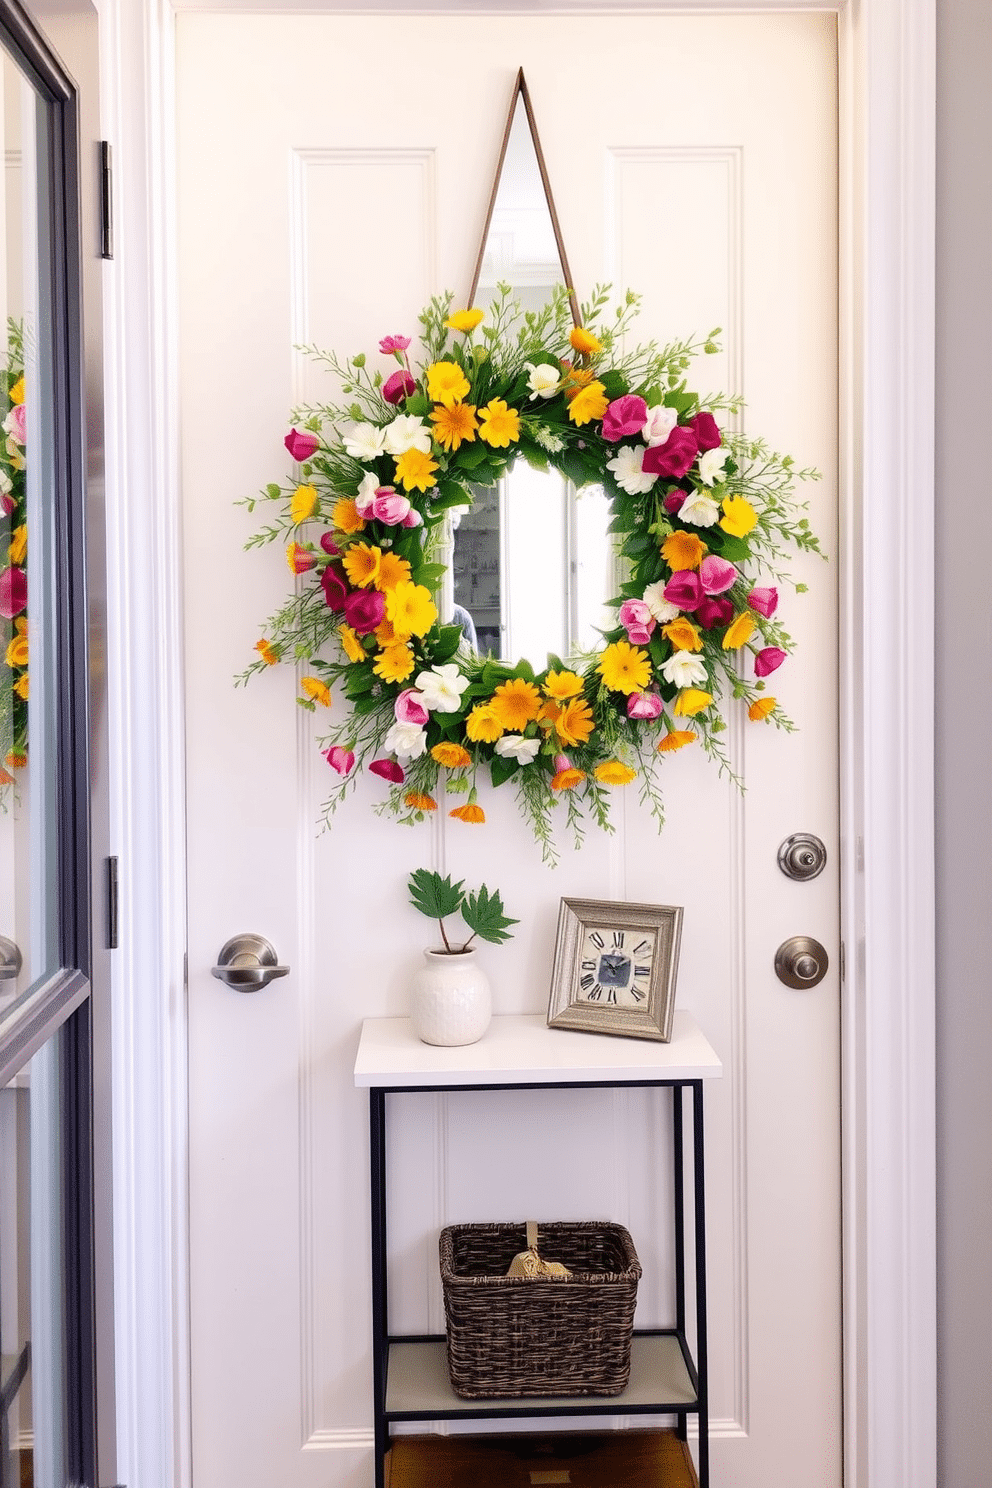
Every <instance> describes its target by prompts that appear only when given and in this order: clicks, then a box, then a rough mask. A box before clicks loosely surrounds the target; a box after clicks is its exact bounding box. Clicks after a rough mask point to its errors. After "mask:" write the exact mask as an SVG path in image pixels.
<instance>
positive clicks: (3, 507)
mask: <svg viewBox="0 0 992 1488" xmlns="http://www.w3.org/2000/svg"><path fill="white" fill-rule="evenodd" d="M16 509H17V502H16V501H15V500H14V498H13V496H9V495H8V494H7V492H6V491H3V492H0V514H2V515H3V516H5V517H9V516H10V514H11V512H12V511H16Z"/></svg>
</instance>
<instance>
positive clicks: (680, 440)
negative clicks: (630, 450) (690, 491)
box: [641, 424, 699, 480]
mask: <svg viewBox="0 0 992 1488" xmlns="http://www.w3.org/2000/svg"><path fill="white" fill-rule="evenodd" d="M698 454H699V441H698V439H697V438H696V434H695V430H693V429H690V428H688V426H686V425H684V424H676V426H675V428H674V429H673V430H672V432H671V434H669V436H668V438H667V439H666V440H665V443H664V444H658V445H652V446H650V447H649V448H648V450H647V452H646V453H645V456H644V459H643V461H642V462H641V468H642V469H643V470H645V471H650V472H651V473H652V474H653V475H661V476H664V477H665V478H666V479H667V480H680V479H681V477H682V476H683V475H685V473H686V471H687V470H688V469H689V466H690V465H691V464H692V462H693V460H694V459H695V458H696V456H697V455H698Z"/></svg>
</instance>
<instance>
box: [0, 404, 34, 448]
mask: <svg viewBox="0 0 992 1488" xmlns="http://www.w3.org/2000/svg"><path fill="white" fill-rule="evenodd" d="M27 413H28V410H27V404H26V403H15V404H14V406H13V408H12V409H11V410H10V412H9V413H8V415H7V417H6V418H5V419H4V421H3V429H4V433H5V434H9V435H10V437H11V439H12V440H13V441H14V443H15V444H26V443H27V437H28V435H27Z"/></svg>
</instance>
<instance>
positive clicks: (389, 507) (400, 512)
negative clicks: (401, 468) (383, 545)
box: [372, 486, 410, 527]
mask: <svg viewBox="0 0 992 1488" xmlns="http://www.w3.org/2000/svg"><path fill="white" fill-rule="evenodd" d="M409 515H410V501H409V498H408V497H406V496H401V495H400V493H399V491H396V490H394V488H393V487H392V486H380V487H379V489H378V490H377V491H376V493H375V495H374V496H373V498H372V516H373V517H374V519H375V520H376V521H377V522H382V523H384V524H385V526H387V527H397V526H399V524H400V523H401V522H403V521H405V519H406V518H407V517H408V516H409Z"/></svg>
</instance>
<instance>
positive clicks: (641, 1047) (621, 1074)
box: [355, 1009, 723, 1087]
mask: <svg viewBox="0 0 992 1488" xmlns="http://www.w3.org/2000/svg"><path fill="white" fill-rule="evenodd" d="M722 1073H723V1065H722V1064H721V1063H720V1060H719V1058H718V1057H717V1054H716V1052H715V1050H714V1049H713V1047H712V1045H711V1044H710V1043H709V1041H708V1039H707V1038H706V1036H705V1035H704V1034H703V1033H702V1032H701V1031H700V1028H699V1026H698V1024H697V1023H696V1021H695V1019H694V1018H693V1017H692V1015H691V1014H690V1013H687V1012H683V1011H681V1010H678V1009H677V1010H676V1013H675V1022H674V1027H673V1029H672V1038H671V1042H670V1043H667V1044H662V1043H658V1042H656V1041H655V1040H653V1039H631V1038H617V1037H614V1036H610V1035H606V1034H599V1033H573V1032H571V1031H570V1030H568V1029H564V1028H549V1027H548V1026H547V1020H546V1018H545V1016H544V1014H543V1013H533V1014H512V1015H504V1016H502V1017H496V1018H494V1019H493V1021H492V1023H491V1024H490V1025H489V1028H488V1030H487V1032H486V1033H485V1035H484V1036H483V1037H482V1038H481V1039H480V1040H479V1042H478V1043H477V1044H465V1045H461V1046H459V1047H457V1048H446V1047H438V1046H436V1045H434V1044H424V1043H421V1041H420V1039H419V1038H418V1037H417V1035H416V1034H415V1033H414V1031H413V1025H412V1023H411V1022H410V1019H409V1018H366V1020H365V1022H364V1023H363V1024H362V1037H361V1042H360V1043H359V1045H358V1055H357V1057H356V1059H355V1084H356V1085H359V1086H383V1085H384V1086H411V1087H416V1086H418V1085H424V1086H430V1085H445V1086H466V1087H468V1086H472V1085H544V1084H547V1085H551V1084H556V1083H559V1082H568V1083H570V1084H577V1085H580V1084H592V1083H594V1082H595V1081H605V1082H608V1083H610V1084H618V1085H619V1084H626V1083H635V1082H636V1081H638V1080H707V1079H711V1078H713V1077H714V1076H716V1075H722Z"/></svg>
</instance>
